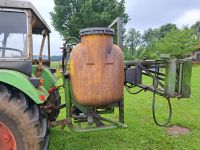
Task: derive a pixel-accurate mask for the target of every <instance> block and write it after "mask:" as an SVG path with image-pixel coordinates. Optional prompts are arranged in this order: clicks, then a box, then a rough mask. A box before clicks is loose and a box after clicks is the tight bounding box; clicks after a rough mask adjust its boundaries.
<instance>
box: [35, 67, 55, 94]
mask: <svg viewBox="0 0 200 150" xmlns="http://www.w3.org/2000/svg"><path fill="white" fill-rule="evenodd" d="M37 67H38V66H37V65H33V66H32V74H33V75H35V71H36V68H37ZM41 78H42V79H43V80H44V88H45V89H46V90H47V91H48V90H49V89H50V88H52V87H53V86H55V84H56V81H57V79H56V77H55V76H54V75H53V74H52V73H51V71H50V70H49V68H47V67H45V66H43V68H42V75H41Z"/></svg>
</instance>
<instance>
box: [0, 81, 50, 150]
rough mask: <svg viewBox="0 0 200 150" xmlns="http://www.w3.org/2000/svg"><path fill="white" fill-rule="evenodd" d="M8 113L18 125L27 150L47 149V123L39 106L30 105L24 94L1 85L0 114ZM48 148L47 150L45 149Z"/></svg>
mask: <svg viewBox="0 0 200 150" xmlns="http://www.w3.org/2000/svg"><path fill="white" fill-rule="evenodd" d="M1 111H2V112H4V113H6V114H7V115H8V116H9V117H10V118H11V119H12V120H14V121H15V122H16V124H17V125H18V129H19V131H20V132H21V134H22V140H23V143H24V147H25V150H45V149H47V146H46V143H45V141H46V140H45V138H47V137H48V136H47V121H46V118H44V117H42V116H41V115H40V112H39V109H38V106H37V105H36V104H30V103H29V102H28V100H27V99H26V97H25V96H24V94H23V93H21V92H18V93H17V94H16V93H14V94H13V92H12V91H9V88H7V87H6V86H5V85H1V84H0V112H1ZM45 147H46V148H45Z"/></svg>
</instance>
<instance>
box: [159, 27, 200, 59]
mask: <svg viewBox="0 0 200 150" xmlns="http://www.w3.org/2000/svg"><path fill="white" fill-rule="evenodd" d="M196 44H197V41H196V39H195V36H194V31H193V30H192V29H190V28H188V27H183V28H181V29H173V30H172V31H171V32H168V33H167V34H166V35H165V37H164V38H162V39H160V40H159V41H157V42H155V50H156V51H157V53H158V54H171V55H172V56H175V57H177V58H182V57H183V56H184V55H189V54H190V53H191V52H192V51H194V50H195V49H196V48H195V46H196Z"/></svg>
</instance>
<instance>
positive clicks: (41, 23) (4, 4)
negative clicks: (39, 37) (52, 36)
mask: <svg viewBox="0 0 200 150" xmlns="http://www.w3.org/2000/svg"><path fill="white" fill-rule="evenodd" d="M0 8H11V9H30V10H31V11H32V12H33V13H34V15H35V16H36V17H37V19H36V22H35V24H34V27H35V28H37V29H39V30H43V29H47V30H48V31H49V32H51V29H50V27H49V26H48V24H47V23H46V21H45V20H44V19H43V18H42V16H41V15H40V13H39V12H38V11H37V9H36V8H35V7H34V6H33V4H32V3H31V2H28V1H21V0H20V1H19V0H0ZM34 27H33V28H34ZM33 32H34V31H33ZM35 32H37V30H35ZM40 32H41V31H40Z"/></svg>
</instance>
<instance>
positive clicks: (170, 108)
mask: <svg viewBox="0 0 200 150" xmlns="http://www.w3.org/2000/svg"><path fill="white" fill-rule="evenodd" d="M155 103H156V101H155V92H153V99H152V114H153V120H154V122H155V124H156V125H158V126H161V127H164V126H166V125H167V124H168V123H169V122H170V120H171V117H172V106H171V102H170V99H169V98H167V103H168V107H169V116H168V118H167V121H166V122H165V123H163V124H161V123H159V122H158V121H157V119H156V111H155Z"/></svg>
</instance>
